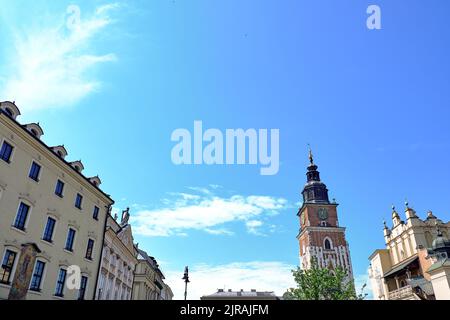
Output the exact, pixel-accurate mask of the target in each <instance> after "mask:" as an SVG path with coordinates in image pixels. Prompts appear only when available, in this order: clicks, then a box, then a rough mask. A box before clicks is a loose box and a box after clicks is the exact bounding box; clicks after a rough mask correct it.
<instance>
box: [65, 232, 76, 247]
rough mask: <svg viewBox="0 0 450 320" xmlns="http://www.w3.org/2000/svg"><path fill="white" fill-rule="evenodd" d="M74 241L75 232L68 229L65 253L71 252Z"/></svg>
mask: <svg viewBox="0 0 450 320" xmlns="http://www.w3.org/2000/svg"><path fill="white" fill-rule="evenodd" d="M74 240H75V230H73V229H69V233H68V234H67V240H66V247H65V249H66V250H67V251H70V252H72V251H73V242H74Z"/></svg>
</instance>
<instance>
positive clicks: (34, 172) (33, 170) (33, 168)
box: [28, 161, 41, 181]
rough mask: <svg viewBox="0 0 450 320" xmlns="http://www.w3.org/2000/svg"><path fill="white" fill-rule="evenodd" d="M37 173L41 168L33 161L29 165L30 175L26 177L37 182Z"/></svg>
mask: <svg viewBox="0 0 450 320" xmlns="http://www.w3.org/2000/svg"><path fill="white" fill-rule="evenodd" d="M39 172H41V166H40V165H38V164H37V163H36V162H34V161H33V163H32V164H31V169H30V174H29V175H28V176H29V177H30V178H31V179H33V180H34V181H39Z"/></svg>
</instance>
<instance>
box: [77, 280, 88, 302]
mask: <svg viewBox="0 0 450 320" xmlns="http://www.w3.org/2000/svg"><path fill="white" fill-rule="evenodd" d="M87 281H88V278H87V277H85V276H82V277H81V283H80V291H79V293H78V300H84V296H85V295H86V288H87Z"/></svg>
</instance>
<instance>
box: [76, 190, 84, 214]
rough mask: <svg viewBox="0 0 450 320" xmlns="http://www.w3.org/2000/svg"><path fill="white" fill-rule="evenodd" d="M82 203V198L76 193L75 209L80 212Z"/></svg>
mask: <svg viewBox="0 0 450 320" xmlns="http://www.w3.org/2000/svg"><path fill="white" fill-rule="evenodd" d="M82 202H83V196H82V195H81V194H79V193H77V197H76V198H75V207H76V208H78V209H80V210H81V203H82Z"/></svg>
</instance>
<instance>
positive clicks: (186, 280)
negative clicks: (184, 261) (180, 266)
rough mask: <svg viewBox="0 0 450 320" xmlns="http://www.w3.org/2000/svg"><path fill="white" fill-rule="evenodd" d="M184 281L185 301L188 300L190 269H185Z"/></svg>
mask: <svg viewBox="0 0 450 320" xmlns="http://www.w3.org/2000/svg"><path fill="white" fill-rule="evenodd" d="M182 279H183V280H184V300H185V301H186V300H187V285H188V283H189V282H190V281H189V268H188V267H185V268H184V276H183V278H182Z"/></svg>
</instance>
